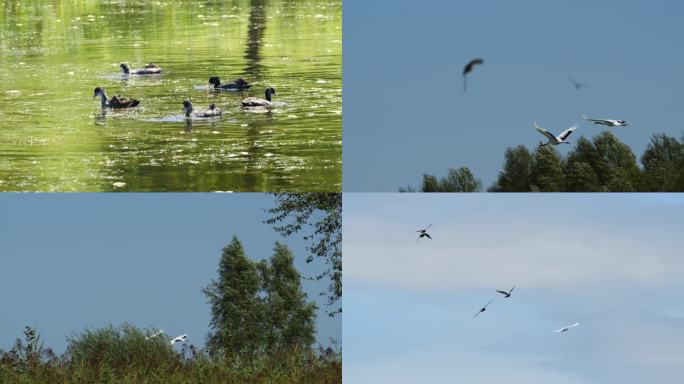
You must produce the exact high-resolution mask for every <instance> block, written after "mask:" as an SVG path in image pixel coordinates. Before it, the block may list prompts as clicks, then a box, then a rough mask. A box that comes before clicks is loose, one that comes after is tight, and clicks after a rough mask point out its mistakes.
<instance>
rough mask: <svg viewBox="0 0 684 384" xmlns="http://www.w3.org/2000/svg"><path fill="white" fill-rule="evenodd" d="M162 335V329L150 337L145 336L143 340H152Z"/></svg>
mask: <svg viewBox="0 0 684 384" xmlns="http://www.w3.org/2000/svg"><path fill="white" fill-rule="evenodd" d="M162 333H164V330H163V329H160V330H159V331H157V332H156V333H153V334H151V335H149V336H146V337H145V340H149V339H154V338H155V337H157V336H159V335H161V334H162Z"/></svg>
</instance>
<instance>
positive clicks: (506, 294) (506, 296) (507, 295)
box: [497, 285, 515, 299]
mask: <svg viewBox="0 0 684 384" xmlns="http://www.w3.org/2000/svg"><path fill="white" fill-rule="evenodd" d="M514 289H515V285H514V286H513V288H511V290H510V291H508V292H506V291H497V292H499V293H500V294H502V295H504V299H508V298H509V297H511V293H512V292H513V290H514Z"/></svg>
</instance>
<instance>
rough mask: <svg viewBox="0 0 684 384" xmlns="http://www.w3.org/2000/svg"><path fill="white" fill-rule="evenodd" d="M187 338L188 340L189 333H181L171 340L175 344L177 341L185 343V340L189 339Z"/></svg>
mask: <svg viewBox="0 0 684 384" xmlns="http://www.w3.org/2000/svg"><path fill="white" fill-rule="evenodd" d="M187 340H188V335H187V334H185V335H180V336H176V337H174V338H173V339H172V340H171V345H174V344H176V343H184V342H185V341H187Z"/></svg>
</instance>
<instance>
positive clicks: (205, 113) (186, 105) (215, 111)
mask: <svg viewBox="0 0 684 384" xmlns="http://www.w3.org/2000/svg"><path fill="white" fill-rule="evenodd" d="M183 110H184V111H185V117H192V116H195V117H214V116H221V114H222V113H223V110H222V109H221V108H216V104H213V103H212V104H211V105H209V108H207V109H200V110H199V111H195V112H194V113H193V107H192V103H191V102H190V100H185V101H183Z"/></svg>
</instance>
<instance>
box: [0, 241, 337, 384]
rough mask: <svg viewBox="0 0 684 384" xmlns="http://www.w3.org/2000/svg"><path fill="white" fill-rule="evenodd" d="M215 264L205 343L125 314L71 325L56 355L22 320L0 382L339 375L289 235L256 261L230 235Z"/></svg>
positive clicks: (320, 379)
mask: <svg viewBox="0 0 684 384" xmlns="http://www.w3.org/2000/svg"><path fill="white" fill-rule="evenodd" d="M217 273H218V278H217V279H215V280H212V281H211V282H210V283H209V284H208V285H207V286H206V287H205V288H203V289H202V291H203V293H204V294H205V296H206V297H207V299H208V302H209V304H210V306H211V321H210V324H209V332H208V334H207V335H206V347H196V346H195V345H193V344H191V343H183V345H182V349H181V350H180V351H179V352H178V351H176V350H175V349H174V347H173V345H172V344H171V343H169V339H168V338H167V337H163V336H160V335H155V336H154V337H150V335H153V334H155V332H156V331H157V330H156V329H147V330H144V329H140V328H137V327H135V326H132V325H130V324H122V325H120V326H113V325H109V326H106V327H103V328H97V329H86V330H85V331H82V332H80V333H75V334H72V335H71V336H68V337H67V349H66V351H65V352H64V353H63V354H62V355H57V354H56V353H55V352H54V351H53V350H52V349H50V348H45V347H44V346H43V342H42V340H41V338H40V335H39V333H38V331H37V330H36V329H35V328H32V327H26V329H25V331H24V340H20V339H17V341H16V342H15V344H14V346H13V347H12V348H11V349H10V350H9V351H7V352H5V351H2V350H0V383H10V382H11V383H74V382H119V383H190V382H197V383H202V382H206V383H216V382H236V383H237V382H250V383H262V382H263V383H298V382H307V383H326V384H327V383H341V352H340V351H336V350H335V349H333V348H332V346H328V347H327V348H324V347H322V346H319V347H318V348H314V342H315V335H316V323H315V319H316V309H317V307H316V304H315V303H314V302H313V301H309V300H308V299H307V294H306V293H305V292H304V291H303V288H302V284H301V280H302V276H301V275H300V273H299V271H297V269H296V267H295V266H294V255H293V254H292V252H291V251H290V249H289V248H288V247H287V246H286V245H284V244H282V243H280V242H276V243H275V245H274V249H273V255H272V256H271V257H270V258H269V259H264V260H261V261H253V260H252V259H250V258H249V257H247V255H246V254H245V251H244V248H243V246H242V243H241V242H240V240H239V239H238V238H237V237H235V236H233V238H232V240H231V242H230V243H229V244H228V245H226V246H225V247H224V248H223V250H222V253H221V259H220V262H219V266H218V271H217ZM191 340H192V339H191ZM334 344H335V342H334V341H333V345H334Z"/></svg>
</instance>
